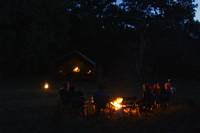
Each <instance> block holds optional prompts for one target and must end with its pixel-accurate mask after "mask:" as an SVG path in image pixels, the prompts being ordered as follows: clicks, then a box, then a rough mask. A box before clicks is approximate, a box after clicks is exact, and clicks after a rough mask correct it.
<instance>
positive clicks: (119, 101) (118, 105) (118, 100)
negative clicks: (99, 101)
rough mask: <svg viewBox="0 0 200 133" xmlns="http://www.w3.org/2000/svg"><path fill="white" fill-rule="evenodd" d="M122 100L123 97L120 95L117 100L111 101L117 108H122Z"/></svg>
mask: <svg viewBox="0 0 200 133" xmlns="http://www.w3.org/2000/svg"><path fill="white" fill-rule="evenodd" d="M122 102H123V98H122V97H118V98H116V99H115V100H113V101H112V102H110V104H111V105H113V106H114V109H115V110H120V109H121V108H122V107H123V105H122Z"/></svg>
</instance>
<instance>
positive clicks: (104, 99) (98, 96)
mask: <svg viewBox="0 0 200 133" xmlns="http://www.w3.org/2000/svg"><path fill="white" fill-rule="evenodd" d="M94 102H95V106H96V112H97V113H100V111H101V109H104V108H105V107H106V104H107V103H108V102H109V97H108V96H107V95H106V94H105V92H104V91H103V90H102V89H98V90H97V91H96V92H95V94H94Z"/></svg>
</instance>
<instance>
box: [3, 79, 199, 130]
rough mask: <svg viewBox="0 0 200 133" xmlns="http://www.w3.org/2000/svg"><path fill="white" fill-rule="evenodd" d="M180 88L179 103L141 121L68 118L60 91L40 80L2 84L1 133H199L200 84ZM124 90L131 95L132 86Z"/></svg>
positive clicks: (183, 83)
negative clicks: (42, 84)
mask: <svg viewBox="0 0 200 133" xmlns="http://www.w3.org/2000/svg"><path fill="white" fill-rule="evenodd" d="M176 86H177V93H178V95H177V100H176V102H175V103H173V105H171V106H170V107H169V108H168V109H166V110H160V111H156V112H153V113H151V114H148V116H144V117H141V118H130V117H129V118H119V119H117V120H108V119H104V118H91V119H85V118H80V117H72V116H68V115H67V114H66V113H65V112H63V111H61V110H60V102H59V97H58V96H57V94H56V91H55V90H53V91H51V92H48V93H45V92H44V91H42V90H41V89H40V80H39V79H38V80H13V81H1V82H0V90H1V92H0V133H54V132H55V133H57V132H68V133H71V132H73V133H74V132H77V133H79V132H80V133H82V132H86V133H90V132H91V133H92V132H96V133H104V132H109V133H110V132H116V133H118V132H121V133H129V132H130V133H146V132H148V133H161V132H162V133H188V132H191V133H199V132H200V114H199V112H200V106H199V103H200V97H199V94H200V85H199V83H198V82H197V81H189V80H179V81H177V82H176ZM110 90H112V89H110ZM123 91H124V92H128V93H129V92H131V91H130V88H129V89H128V87H126V88H124V89H123ZM113 92H115V91H113Z"/></svg>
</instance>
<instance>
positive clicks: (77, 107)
mask: <svg viewBox="0 0 200 133" xmlns="http://www.w3.org/2000/svg"><path fill="white" fill-rule="evenodd" d="M142 90H143V97H142V99H141V100H139V101H141V103H139V105H141V107H140V109H141V110H142V107H145V108H146V109H152V108H153V107H160V106H164V107H166V106H167V105H168V103H169V102H170V100H171V99H172V98H173V97H174V96H175V94H176V90H175V88H174V87H173V85H172V83H171V80H169V79H168V80H167V82H165V83H162V84H161V83H159V82H156V83H151V84H150V83H144V84H143V85H142ZM59 94H60V98H61V101H62V102H63V104H64V105H65V106H68V107H71V109H69V110H71V111H72V112H73V113H74V112H75V113H79V114H83V115H87V113H90V114H94V113H95V114H99V113H100V112H101V109H104V108H105V107H106V105H107V103H109V102H110V97H109V96H108V95H107V94H106V93H105V92H104V91H103V89H98V90H97V91H96V92H95V93H94V94H93V96H91V97H90V98H88V99H85V97H84V94H83V92H81V91H80V90H77V89H76V88H75V87H74V86H73V85H72V84H71V82H68V81H67V82H64V84H63V87H62V88H60V90H59Z"/></svg>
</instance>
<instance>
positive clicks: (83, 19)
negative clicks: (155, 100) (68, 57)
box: [0, 0, 200, 77]
mask: <svg viewBox="0 0 200 133" xmlns="http://www.w3.org/2000/svg"><path fill="white" fill-rule="evenodd" d="M196 6H197V5H195V4H194V0H162V1H160V0H123V1H122V2H121V3H120V4H117V2H116V0H65V1H64V0H59V1H55V0H42V1H35V0H29V1H16V0H15V1H12V3H10V2H9V1H4V2H3V3H2V4H1V8H0V10H1V12H0V15H1V20H0V27H1V31H0V36H1V37H0V40H1V42H0V45H1V48H0V54H1V56H0V62H1V71H2V72H1V73H2V74H1V75H2V76H7V75H10V76H12V75H22V74H47V73H49V71H50V70H51V67H52V66H54V65H55V63H56V61H57V60H58V59H59V58H60V57H62V56H63V55H65V54H67V53H68V52H70V51H72V50H80V51H81V52H83V53H84V54H86V55H88V56H89V57H91V58H92V59H94V60H95V61H96V62H97V64H100V65H101V66H102V67H103V68H104V70H105V73H106V74H108V75H109V74H111V73H112V72H116V71H118V72H120V71H121V70H122V71H123V70H125V69H126V70H125V71H126V72H127V73H131V74H136V75H139V76H140V77H143V76H145V75H152V74H153V75H159V74H161V75H167V76H168V74H172V75H179V76H192V77H194V76H195V75H198V74H195V73H199V72H200V63H199V61H198V59H200V53H199V50H200V45H199V44H200V23H199V22H197V21H194V16H195V9H196ZM127 69H128V70H127Z"/></svg>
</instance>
